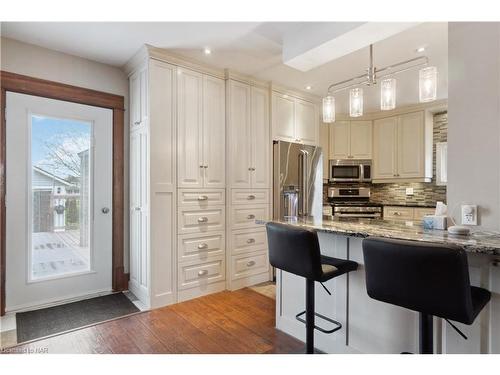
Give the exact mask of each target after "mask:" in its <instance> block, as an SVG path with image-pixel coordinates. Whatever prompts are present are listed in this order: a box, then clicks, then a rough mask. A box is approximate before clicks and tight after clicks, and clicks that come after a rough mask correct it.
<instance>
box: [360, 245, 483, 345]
mask: <svg viewBox="0 0 500 375" xmlns="http://www.w3.org/2000/svg"><path fill="white" fill-rule="evenodd" d="M363 258H364V262H365V273H366V290H367V293H368V295H369V296H370V297H371V298H373V299H376V300H378V301H382V302H386V303H390V304H393V305H396V306H401V307H405V308H407V309H410V310H413V311H416V312H418V313H420V317H419V319H420V325H419V327H420V329H419V335H420V340H419V341H420V353H433V342H432V341H433V316H436V317H439V318H443V319H445V320H446V321H447V322H448V323H449V324H450V325H451V326H452V327H453V329H455V330H456V331H457V332H458V333H459V334H460V335H461V336H462V337H463V338H465V339H467V337H466V336H465V335H464V334H463V333H462V332H461V331H460V330H459V329H458V328H457V327H456V326H455V325H454V324H453V323H451V322H450V320H453V321H456V322H460V323H463V324H468V325H470V324H472V323H473V322H474V320H475V319H476V317H477V316H478V315H479V313H480V312H481V310H482V309H483V308H484V307H485V306H486V304H487V303H488V301H489V300H490V298H491V293H490V292H489V291H488V290H486V289H483V288H479V287H475V286H471V285H470V279H469V265H468V261H467V254H466V253H465V251H464V250H463V249H462V248H459V247H457V246H449V245H447V246H445V245H441V244H433V243H425V242H417V241H404V240H395V239H387V238H377V237H370V238H366V239H364V240H363Z"/></svg>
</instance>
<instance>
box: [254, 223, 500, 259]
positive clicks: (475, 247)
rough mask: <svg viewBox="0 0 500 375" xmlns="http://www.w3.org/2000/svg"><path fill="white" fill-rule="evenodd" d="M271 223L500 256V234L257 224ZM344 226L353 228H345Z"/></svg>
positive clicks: (369, 225) (383, 226)
mask: <svg viewBox="0 0 500 375" xmlns="http://www.w3.org/2000/svg"><path fill="white" fill-rule="evenodd" d="M270 221H273V222H277V223H281V224H289V225H293V226H300V227H305V228H308V229H311V230H315V231H318V232H325V233H332V234H338V235H344V236H348V237H357V238H367V237H370V236H376V237H384V238H393V239H400V240H413V241H419V242H429V243H437V244H443V245H455V246H459V247H460V248H462V249H464V250H465V251H467V252H469V253H479V254H486V255H494V256H500V234H496V233H495V234H491V233H488V232H476V233H472V234H471V235H470V236H467V237H461V236H450V235H448V233H447V232H446V231H441V230H427V229H423V228H422V226H421V225H418V224H415V225H413V226H409V227H408V226H405V225H402V224H400V223H395V222H391V221H388V220H378V221H376V223H377V224H376V225H375V224H372V223H370V222H362V223H357V222H339V221H334V220H323V221H321V222H320V223H313V222H310V221H303V220H297V221H287V220H257V221H256V223H257V224H266V223H267V222H270ZM342 226H351V227H352V226H354V227H353V228H342Z"/></svg>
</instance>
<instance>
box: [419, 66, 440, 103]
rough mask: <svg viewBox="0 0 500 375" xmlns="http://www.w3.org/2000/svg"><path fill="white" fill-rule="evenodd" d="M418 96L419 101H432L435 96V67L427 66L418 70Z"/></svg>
mask: <svg viewBox="0 0 500 375" xmlns="http://www.w3.org/2000/svg"><path fill="white" fill-rule="evenodd" d="M418 76H419V79H418V83H419V85H418V86H419V90H418V91H419V98H420V103H426V102H432V101H433V100H436V96H437V69H436V67H435V66H428V67H427V68H423V69H420V71H419V72H418Z"/></svg>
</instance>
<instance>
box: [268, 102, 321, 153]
mask: <svg viewBox="0 0 500 375" xmlns="http://www.w3.org/2000/svg"><path fill="white" fill-rule="evenodd" d="M272 136H273V139H275V140H283V141H289V142H299V143H305V144H312V145H317V144H319V142H318V136H319V111H318V107H317V105H316V104H314V103H311V102H308V101H305V100H302V99H299V98H295V97H293V96H290V95H286V94H281V93H278V92H273V94H272Z"/></svg>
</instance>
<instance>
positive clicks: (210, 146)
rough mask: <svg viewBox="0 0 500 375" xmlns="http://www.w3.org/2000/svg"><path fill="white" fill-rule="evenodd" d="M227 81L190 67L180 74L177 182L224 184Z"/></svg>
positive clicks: (181, 184)
mask: <svg viewBox="0 0 500 375" xmlns="http://www.w3.org/2000/svg"><path fill="white" fill-rule="evenodd" d="M224 128H225V117H224V81H223V80H221V79H218V78H213V77H209V76H206V75H203V74H201V73H198V72H194V71H190V70H187V69H179V70H178V74H177V151H178V152H177V165H178V168H177V185H178V187H183V188H201V187H207V188H216V187H217V188H220V187H224V185H225V172H224V171H225V169H224V165H225V163H224V149H225V146H224V145H225V143H224V139H225V133H224Z"/></svg>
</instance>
